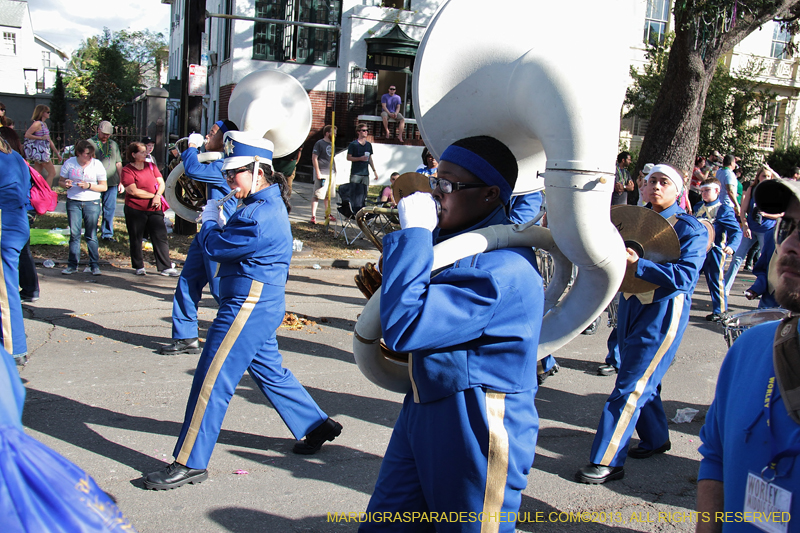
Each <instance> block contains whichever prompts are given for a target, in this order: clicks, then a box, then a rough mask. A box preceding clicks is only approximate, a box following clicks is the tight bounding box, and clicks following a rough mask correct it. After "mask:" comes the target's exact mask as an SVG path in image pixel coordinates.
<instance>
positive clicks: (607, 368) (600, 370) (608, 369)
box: [597, 365, 619, 376]
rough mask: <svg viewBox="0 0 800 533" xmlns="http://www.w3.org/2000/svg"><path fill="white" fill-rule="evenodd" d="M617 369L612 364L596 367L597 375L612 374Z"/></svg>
mask: <svg viewBox="0 0 800 533" xmlns="http://www.w3.org/2000/svg"><path fill="white" fill-rule="evenodd" d="M618 371H619V369H618V368H617V367H615V366H614V365H600V366H599V367H597V375H598V376H613V375H614V374H616V373H617V372H618Z"/></svg>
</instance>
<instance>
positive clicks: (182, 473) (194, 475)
mask: <svg viewBox="0 0 800 533" xmlns="http://www.w3.org/2000/svg"><path fill="white" fill-rule="evenodd" d="M206 479H208V470H195V469H193V468H188V467H185V466H183V465H182V464H180V463H178V462H174V463H172V464H171V465H168V466H167V467H166V468H164V469H163V470H159V471H158V472H150V473H149V474H147V475H146V476H145V478H144V488H146V489H148V490H167V489H175V488H178V487H180V486H181V485H186V484H187V483H191V484H195V483H202V482H203V481H205V480H206Z"/></svg>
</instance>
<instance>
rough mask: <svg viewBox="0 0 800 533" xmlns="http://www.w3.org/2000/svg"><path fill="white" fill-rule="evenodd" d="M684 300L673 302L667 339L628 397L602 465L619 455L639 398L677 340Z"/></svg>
mask: <svg viewBox="0 0 800 533" xmlns="http://www.w3.org/2000/svg"><path fill="white" fill-rule="evenodd" d="M684 298H685V296H684V295H683V294H679V295H678V296H676V297H675V299H674V300H673V302H672V318H671V319H670V323H669V328H668V329H667V335H666V337H664V342H662V343H661V346H659V347H658V351H657V352H656V355H655V357H653V360H652V361H650V365H649V366H648V367H647V369H646V370H645V371H644V374H643V375H642V377H641V378H639V381H637V382H636V388H635V389H634V390H633V392H632V393H631V394H630V395H629V396H628V401H627V402H626V403H625V408H624V409H623V410H622V414H621V415H620V417H619V420H617V425H616V427H615V428H614V433H613V434H612V435H611V441H610V442H609V443H608V448H606V453H605V454H603V458H602V459H601V460H600V464H601V465H610V464H611V461H612V460H613V459H614V457H615V456H616V455H617V450H619V445H620V440H621V439H622V435H623V434H624V433H625V430H626V429H627V428H628V424H630V421H631V417H632V416H633V413H635V412H636V404H637V403H638V402H639V398H640V397H641V396H642V392H643V391H644V388H645V386H646V385H647V381H648V380H649V379H650V376H652V375H653V372H655V370H656V367H657V366H658V364H659V363H660V362H661V359H662V358H663V357H664V354H666V353H667V351H668V350H669V348H670V346H671V345H672V341H674V340H675V335H676V334H677V333H678V324H680V321H681V314H682V313H683V300H684Z"/></svg>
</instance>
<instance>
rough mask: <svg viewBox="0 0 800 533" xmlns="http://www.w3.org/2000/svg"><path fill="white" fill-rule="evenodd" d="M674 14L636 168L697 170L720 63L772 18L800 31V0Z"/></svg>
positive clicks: (691, 5)
mask: <svg viewBox="0 0 800 533" xmlns="http://www.w3.org/2000/svg"><path fill="white" fill-rule="evenodd" d="M673 15H674V18H675V38H674V41H673V43H672V46H671V48H670V50H669V54H668V58H667V61H666V66H665V70H664V74H663V81H662V83H661V86H660V89H659V92H658V96H657V97H656V98H655V101H654V102H653V107H652V113H651V114H650V124H649V126H648V130H647V134H646V135H645V138H644V141H643V143H642V148H641V151H640V156H639V162H638V164H637V167H638V168H637V170H638V169H640V168H641V166H642V164H643V162H647V161H650V162H667V163H672V164H673V165H675V166H677V167H678V168H685V169H690V168H692V165H693V163H694V157H695V154H696V153H697V149H698V146H699V143H700V130H701V126H702V122H703V115H704V112H705V108H706V96H707V94H708V91H709V88H710V86H711V80H712V79H713V78H714V74H715V73H716V72H717V67H718V66H719V62H720V59H721V58H722V56H723V55H725V54H727V53H728V52H730V51H731V50H733V47H734V46H736V45H737V44H739V43H740V42H741V41H742V39H744V38H745V37H747V36H748V35H750V34H751V33H752V32H753V31H755V30H757V29H758V28H760V27H761V26H763V25H764V24H765V23H767V22H769V21H771V20H778V21H784V22H785V24H786V26H787V28H788V29H789V30H790V31H791V32H792V33H793V34H794V33H796V32H797V22H796V21H797V18H798V16H800V0H749V1H748V2H741V1H739V0H677V1H676V2H675V5H674V8H673Z"/></svg>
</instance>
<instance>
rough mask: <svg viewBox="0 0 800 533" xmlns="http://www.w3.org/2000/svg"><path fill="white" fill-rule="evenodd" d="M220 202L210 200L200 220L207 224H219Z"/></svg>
mask: <svg viewBox="0 0 800 533" xmlns="http://www.w3.org/2000/svg"><path fill="white" fill-rule="evenodd" d="M219 215H220V212H219V200H209V201H207V202H206V206H205V207H204V208H203V212H202V213H201V214H200V220H201V221H202V222H203V224H205V223H206V222H216V223H217V224H219Z"/></svg>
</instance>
